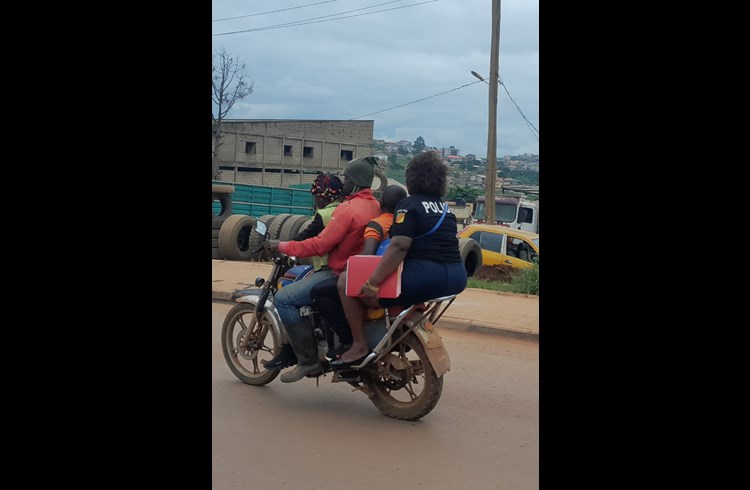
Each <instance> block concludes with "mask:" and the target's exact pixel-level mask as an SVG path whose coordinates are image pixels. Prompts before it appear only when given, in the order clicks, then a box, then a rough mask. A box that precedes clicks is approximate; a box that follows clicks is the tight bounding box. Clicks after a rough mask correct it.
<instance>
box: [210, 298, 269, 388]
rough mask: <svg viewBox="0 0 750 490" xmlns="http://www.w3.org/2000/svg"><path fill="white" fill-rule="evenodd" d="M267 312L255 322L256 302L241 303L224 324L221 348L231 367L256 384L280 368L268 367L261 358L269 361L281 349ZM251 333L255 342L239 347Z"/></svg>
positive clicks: (247, 381)
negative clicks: (270, 368)
mask: <svg viewBox="0 0 750 490" xmlns="http://www.w3.org/2000/svg"><path fill="white" fill-rule="evenodd" d="M264 316H265V315H263V314H261V316H260V318H259V319H258V320H259V321H257V322H256V321H255V305H253V304H250V303H238V304H236V305H235V306H234V307H232V309H231V310H229V312H228V313H227V316H226V317H225V318H224V324H223V325H222V327H221V350H222V352H223V353H224V360H225V361H226V362H227V365H228V366H229V369H230V370H231V371H232V373H234V375H235V376H237V378H238V379H239V380H240V381H242V382H243V383H247V384H249V385H254V386H263V385H266V384H268V383H270V382H271V381H273V380H274V379H276V376H278V375H279V371H269V370H267V369H266V368H264V367H263V364H262V363H261V360H262V359H263V360H266V361H270V360H271V359H273V358H274V357H275V356H276V355H278V354H279V353H280V352H281V340H280V339H277V338H276V336H275V335H274V330H273V329H271V328H270V325H269V320H267V319H266V318H264ZM248 331H249V332H248ZM248 334H249V335H250V336H251V341H252V343H253V345H252V346H250V347H249V348H245V349H239V348H238V345H239V343H240V342H241V341H243V340H244V338H245V335H248ZM268 342H270V345H268Z"/></svg>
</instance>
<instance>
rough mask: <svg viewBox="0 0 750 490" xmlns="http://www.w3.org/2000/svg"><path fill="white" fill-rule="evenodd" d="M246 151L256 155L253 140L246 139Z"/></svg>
mask: <svg viewBox="0 0 750 490" xmlns="http://www.w3.org/2000/svg"><path fill="white" fill-rule="evenodd" d="M245 153H249V154H251V155H255V143H254V142H252V141H245Z"/></svg>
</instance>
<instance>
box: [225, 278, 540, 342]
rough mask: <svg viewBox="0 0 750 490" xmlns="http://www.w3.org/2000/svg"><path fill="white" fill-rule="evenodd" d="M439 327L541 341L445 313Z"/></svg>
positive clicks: (522, 332)
mask: <svg viewBox="0 0 750 490" xmlns="http://www.w3.org/2000/svg"><path fill="white" fill-rule="evenodd" d="M211 299H212V300H216V301H224V302H230V303H234V301H233V300H232V293H230V292H226V291H215V290H212V291H211ZM436 325H437V327H438V328H450V329H452V330H461V331H464V332H480V333H486V334H491V335H504V336H506V337H513V338H517V339H521V340H531V341H534V342H539V334H538V333H536V332H532V331H531V330H520V329H514V328H509V327H502V326H499V325H487V324H480V323H475V322H474V321H473V320H471V319H468V318H458V317H451V316H449V315H447V314H446V315H444V316H442V317H441V318H440V320H438V323H437V324H436Z"/></svg>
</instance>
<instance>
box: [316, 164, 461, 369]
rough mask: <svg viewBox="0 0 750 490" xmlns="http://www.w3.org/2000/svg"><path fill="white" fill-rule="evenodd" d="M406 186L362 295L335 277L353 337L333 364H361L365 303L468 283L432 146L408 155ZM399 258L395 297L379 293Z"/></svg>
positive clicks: (406, 301)
mask: <svg viewBox="0 0 750 490" xmlns="http://www.w3.org/2000/svg"><path fill="white" fill-rule="evenodd" d="M406 188H407V190H408V191H409V197H407V198H406V199H404V200H402V201H401V202H399V203H398V205H397V206H396V208H397V209H396V212H395V217H394V219H393V224H392V225H391V230H390V233H391V242H390V244H389V245H388V248H386V250H385V253H384V254H383V259H382V261H381V262H380V263H379V264H378V266H377V267H376V268H375V270H374V271H373V272H372V274H371V275H370V278H369V280H368V281H367V282H365V284H364V285H363V286H362V287H361V288H360V290H359V293H360V294H362V295H363V297H362V298H358V297H355V296H347V295H346V288H345V287H343V288H342V284H341V283H339V297H340V298H341V304H342V306H343V308H344V314H345V315H346V319H347V321H348V323H349V327H351V329H352V336H353V339H354V341H353V343H352V347H351V349H349V350H348V351H346V352H345V353H344V354H342V355H341V359H339V360H336V361H331V363H330V366H331V367H332V368H334V369H341V368H345V367H347V366H351V365H354V364H359V363H360V362H362V361H363V360H364V358H365V357H366V356H367V354H368V353H369V347H368V345H367V340H366V338H365V335H364V314H365V308H366V307H370V308H384V307H388V306H392V305H404V306H406V305H413V304H417V303H421V302H423V301H426V300H428V299H432V298H438V297H441V296H448V295H451V294H458V293H460V292H461V291H463V290H464V288H466V269H465V268H464V265H463V263H462V262H461V254H460V253H459V249H458V238H456V232H457V227H456V216H455V215H454V214H453V213H452V212H450V211H449V209H448V208H447V204H446V203H445V202H444V201H443V200H442V198H441V196H443V195H444V194H445V193H446V191H447V167H446V166H445V164H444V163H443V161H442V158H441V157H440V156H439V155H438V154H437V153H435V152H432V151H427V152H424V153H420V154H419V155H417V156H415V157H414V158H412V159H411V161H410V162H409V164H408V165H407V166H406ZM444 210H445V213H444V212H443V211H444ZM402 261H403V263H404V267H403V271H402V273H401V294H400V295H399V296H398V297H397V298H392V299H391V298H381V299H379V298H378V290H379V289H380V288H379V287H378V286H379V285H380V284H381V283H382V282H383V280H385V278H386V277H388V276H389V275H390V274H391V273H393V272H394V271H395V270H396V268H397V267H398V265H399V264H400V263H401V262H402ZM344 285H345V282H344Z"/></svg>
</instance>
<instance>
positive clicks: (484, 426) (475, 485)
mask: <svg viewBox="0 0 750 490" xmlns="http://www.w3.org/2000/svg"><path fill="white" fill-rule="evenodd" d="M230 307H231V305H227V304H225V303H218V302H217V303H214V304H213V318H212V329H213V331H212V333H213V337H212V338H213V339H214V340H213V345H212V356H213V357H212V358H213V373H212V379H213V389H212V390H213V391H212V433H213V441H212V454H213V457H212V488H213V490H239V489H256V488H257V489H295V490H296V489H318V490H338V489H342V490H343V489H346V490H350V489H352V488H360V489H370V488H400V489H417V488H419V489H456V488H471V489H473V490H481V489H488V490H489V489H492V490H498V489H509V490H511V489H512V490H525V489H538V488H539V344H538V343H536V342H531V341H526V340H518V339H513V338H508V337H504V336H498V335H488V334H483V333H478V332H470V333H467V332H462V331H459V330H451V329H443V330H441V331H440V333H441V335H442V337H443V341H444V343H445V345H446V348H447V350H448V352H449V354H450V357H451V370H450V371H449V372H448V373H447V374H446V375H445V382H444V387H443V393H442V397H441V399H440V401H439V403H438V405H437V407H435V409H434V410H433V411H432V412H431V413H430V414H428V415H427V416H426V417H424V418H423V419H421V420H419V421H416V422H405V421H400V420H395V419H391V418H388V417H385V416H384V415H382V414H381V413H380V412H379V411H378V410H377V408H376V407H375V406H374V405H373V404H372V403H371V402H370V401H369V400H368V398H367V397H366V396H365V395H363V394H362V393H360V392H354V393H353V392H351V389H352V387H351V386H350V385H348V384H344V383H336V384H332V383H331V382H330V377H324V378H321V379H320V386H317V387H316V385H315V381H314V380H312V379H303V380H301V381H298V382H296V383H290V384H286V383H282V382H281V381H280V379H278V378H277V379H276V380H274V381H273V382H272V383H270V384H269V385H267V386H264V387H255V386H249V385H245V384H243V383H241V382H240V381H239V380H237V378H235V377H234V375H233V374H232V373H231V371H230V370H229V368H228V367H227V366H226V363H225V362H224V358H223V356H222V352H221V344H220V336H219V334H220V331H221V324H222V321H223V318H224V315H225V313H226V312H227V311H228V309H229V308H230Z"/></svg>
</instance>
